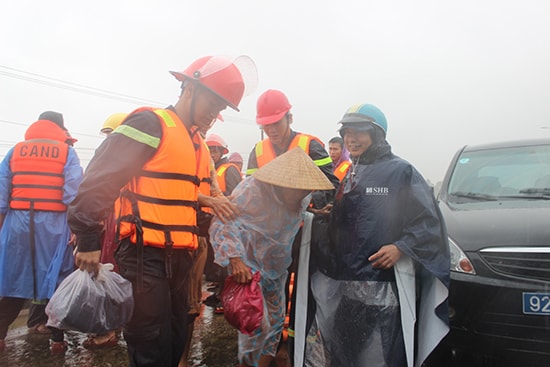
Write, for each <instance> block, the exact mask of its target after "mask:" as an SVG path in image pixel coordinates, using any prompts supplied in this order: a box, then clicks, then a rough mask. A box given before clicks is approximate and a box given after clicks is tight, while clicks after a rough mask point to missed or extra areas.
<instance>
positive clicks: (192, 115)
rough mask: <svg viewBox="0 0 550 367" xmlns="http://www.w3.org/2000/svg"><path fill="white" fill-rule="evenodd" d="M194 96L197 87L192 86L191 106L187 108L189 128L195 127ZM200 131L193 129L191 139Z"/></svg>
mask: <svg viewBox="0 0 550 367" xmlns="http://www.w3.org/2000/svg"><path fill="white" fill-rule="evenodd" d="M196 94H197V85H196V84H193V94H192V95H191V106H190V107H189V122H190V123H191V126H196V124H195V102H196ZM199 130H200V129H198V128H197V129H195V131H193V133H192V134H191V138H192V137H193V136H194V135H195V134H196V133H197V132H198V131H199Z"/></svg>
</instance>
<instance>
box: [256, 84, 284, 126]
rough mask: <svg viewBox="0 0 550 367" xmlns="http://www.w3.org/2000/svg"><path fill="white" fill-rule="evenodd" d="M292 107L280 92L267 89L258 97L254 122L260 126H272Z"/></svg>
mask: <svg viewBox="0 0 550 367" xmlns="http://www.w3.org/2000/svg"><path fill="white" fill-rule="evenodd" d="M291 107H292V105H291V104H290V103H289V102H288V98H286V96H285V94H284V93H283V92H281V91H280V90H276V89H268V90H266V91H265V92H263V93H262V95H261V96H260V97H258V102H257V104H256V122H257V123H258V124H260V125H269V124H273V123H275V122H277V121H279V120H280V119H282V118H283V116H284V115H286V114H287V113H288V111H290V108H291Z"/></svg>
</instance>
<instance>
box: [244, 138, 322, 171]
mask: <svg viewBox="0 0 550 367" xmlns="http://www.w3.org/2000/svg"><path fill="white" fill-rule="evenodd" d="M312 140H317V141H318V142H319V143H321V145H323V143H322V142H321V141H320V140H319V139H318V138H316V137H315V136H313V135H308V134H303V133H297V134H296V136H294V138H293V139H292V141H291V142H290V145H289V146H288V149H287V151H289V150H291V149H294V148H295V147H300V148H302V150H303V151H304V152H306V154H307V155H309V143H310V142H311V141H312ZM255 152H256V162H257V163H258V168H262V167H263V166H264V165H265V164H266V163H268V162H270V161H272V160H273V159H275V158H276V157H277V155H276V154H275V149H273V144H271V141H270V140H269V138H267V139H264V140H262V141H260V142H259V143H257V144H256V148H255Z"/></svg>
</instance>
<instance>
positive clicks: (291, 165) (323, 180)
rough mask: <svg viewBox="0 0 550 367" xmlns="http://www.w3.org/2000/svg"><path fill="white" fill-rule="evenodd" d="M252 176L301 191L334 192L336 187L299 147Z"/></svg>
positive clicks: (282, 155)
mask: <svg viewBox="0 0 550 367" xmlns="http://www.w3.org/2000/svg"><path fill="white" fill-rule="evenodd" d="M252 176H253V177H254V178H255V179H257V180H259V181H262V182H265V183H269V184H272V185H275V186H280V187H288V188H291V189H301V190H332V189H334V185H332V183H331V182H330V181H329V180H328V178H327V177H326V176H325V175H324V174H323V172H321V170H320V169H319V168H318V167H317V166H316V165H315V163H314V162H313V160H312V159H311V158H310V157H309V156H308V155H307V154H306V153H305V152H304V151H303V150H302V149H301V148H299V147H296V148H294V149H292V150H289V151H288V152H286V153H284V154H281V155H280V156H278V157H277V158H275V159H274V160H272V161H270V162H269V163H267V164H266V165H265V166H263V167H262V168H260V169H259V170H257V171H256V172H254V173H253V174H252Z"/></svg>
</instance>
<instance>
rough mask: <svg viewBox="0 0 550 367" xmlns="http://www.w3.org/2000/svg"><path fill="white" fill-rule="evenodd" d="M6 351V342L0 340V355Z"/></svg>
mask: <svg viewBox="0 0 550 367" xmlns="http://www.w3.org/2000/svg"><path fill="white" fill-rule="evenodd" d="M5 350H6V341H5V340H4V339H0V353H2V352H3V351H5Z"/></svg>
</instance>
